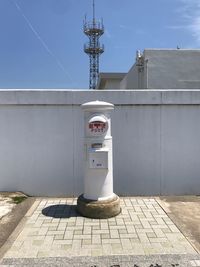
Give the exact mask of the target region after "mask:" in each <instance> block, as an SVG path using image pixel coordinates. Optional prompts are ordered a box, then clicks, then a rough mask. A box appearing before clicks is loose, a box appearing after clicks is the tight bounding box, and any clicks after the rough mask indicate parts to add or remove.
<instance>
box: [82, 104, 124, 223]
mask: <svg viewBox="0 0 200 267" xmlns="http://www.w3.org/2000/svg"><path fill="white" fill-rule="evenodd" d="M82 109H83V111H84V123H85V136H84V154H85V155H84V166H85V173H84V193H83V194H82V195H81V196H79V198H78V201H77V207H78V211H79V212H80V213H81V214H82V215H84V216H86V217H91V218H109V217H113V216H115V215H117V214H119V213H120V204H119V197H118V196H117V195H116V194H114V193H113V161H112V136H111V119H110V112H111V110H113V109H114V105H113V104H111V103H107V102H102V101H92V102H88V103H85V104H83V105H82Z"/></svg>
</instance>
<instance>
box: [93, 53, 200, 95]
mask: <svg viewBox="0 0 200 267" xmlns="http://www.w3.org/2000/svg"><path fill="white" fill-rule="evenodd" d="M172 88H173V89H198V88H200V50H197V49H196V50H194V49H145V50H144V52H143V53H141V52H140V51H137V54H136V62H135V64H134V65H133V66H132V67H131V69H130V70H129V72H128V73H101V74H100V77H99V82H98V86H97V89H99V90H106V89H172Z"/></svg>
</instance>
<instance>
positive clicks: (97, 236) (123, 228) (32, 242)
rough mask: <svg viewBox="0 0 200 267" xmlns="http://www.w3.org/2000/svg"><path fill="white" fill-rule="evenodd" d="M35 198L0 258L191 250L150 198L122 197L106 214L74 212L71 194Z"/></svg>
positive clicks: (143, 253) (173, 252)
mask: <svg viewBox="0 0 200 267" xmlns="http://www.w3.org/2000/svg"><path fill="white" fill-rule="evenodd" d="M37 203H38V205H37V207H36V209H35V210H34V212H33V214H31V215H30V217H29V218H28V220H27V222H26V224H25V225H24V228H23V229H22V231H21V233H20V234H19V235H18V237H17V238H16V240H15V241H14V243H13V245H12V246H11V248H10V249H9V250H8V252H7V253H6V254H5V256H4V258H41V257H70V256H105V255H154V254H196V251H195V249H194V248H193V247H192V246H191V244H190V243H189V242H188V241H187V240H186V238H185V237H184V236H183V234H182V233H181V232H180V231H179V230H178V228H177V227H176V226H175V225H174V223H173V222H172V221H171V220H170V218H169V217H168V216H167V214H166V213H165V212H164V211H163V210H162V208H161V207H160V206H159V204H158V203H157V201H156V200H155V199H154V198H133V197H131V198H121V207H122V213H121V214H120V215H118V216H117V217H115V218H111V219H107V220H96V219H88V218H83V217H81V216H79V215H78V214H77V213H76V209H75V207H76V199H41V200H40V199H38V200H37ZM37 203H36V204H37Z"/></svg>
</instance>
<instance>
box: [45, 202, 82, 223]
mask: <svg viewBox="0 0 200 267" xmlns="http://www.w3.org/2000/svg"><path fill="white" fill-rule="evenodd" d="M42 214H43V215H45V216H47V217H52V218H60V219H62V218H71V217H81V215H80V214H79V213H78V212H77V211H76V205H68V204H59V205H52V206H48V207H46V208H44V209H43V210H42Z"/></svg>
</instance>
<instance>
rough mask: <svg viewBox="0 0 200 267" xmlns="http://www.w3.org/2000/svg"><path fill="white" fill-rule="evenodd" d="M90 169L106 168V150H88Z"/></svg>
mask: <svg viewBox="0 0 200 267" xmlns="http://www.w3.org/2000/svg"><path fill="white" fill-rule="evenodd" d="M89 168H90V169H108V151H101V150H96V151H95V150H93V152H89Z"/></svg>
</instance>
